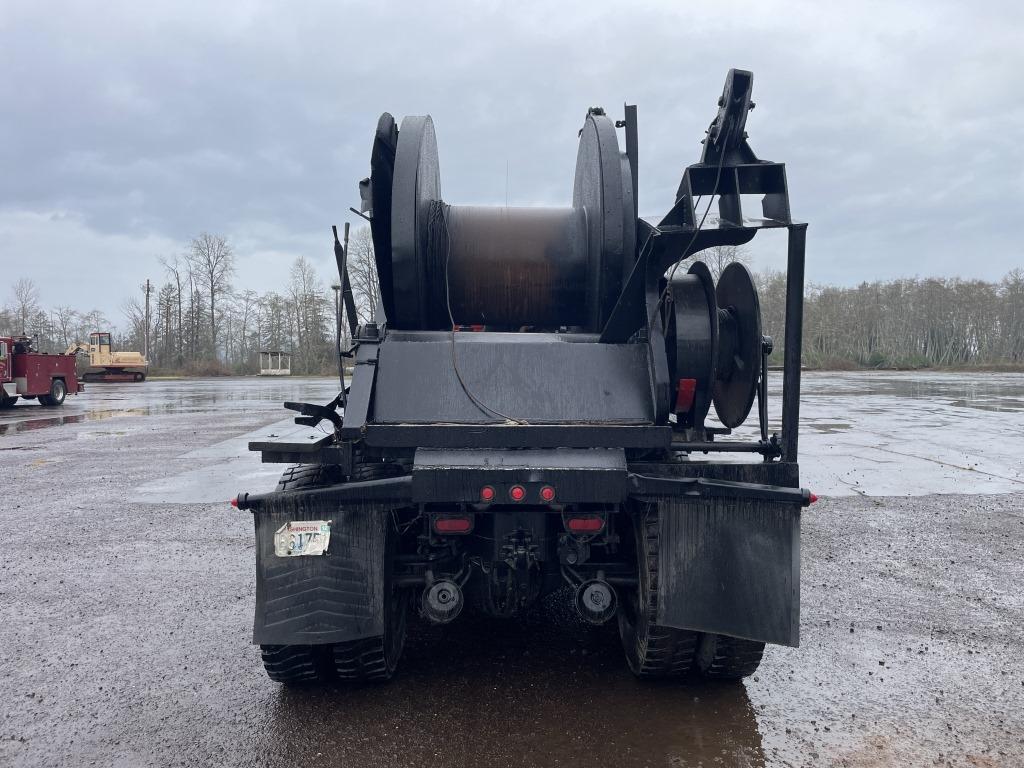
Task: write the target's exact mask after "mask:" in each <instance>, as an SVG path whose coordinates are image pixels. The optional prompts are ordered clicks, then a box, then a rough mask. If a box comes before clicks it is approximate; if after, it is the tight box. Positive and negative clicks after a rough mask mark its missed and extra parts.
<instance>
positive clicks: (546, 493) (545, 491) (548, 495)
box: [540, 485, 555, 501]
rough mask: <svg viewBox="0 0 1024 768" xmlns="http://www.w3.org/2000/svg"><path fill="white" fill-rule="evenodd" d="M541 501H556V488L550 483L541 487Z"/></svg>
mask: <svg viewBox="0 0 1024 768" xmlns="http://www.w3.org/2000/svg"><path fill="white" fill-rule="evenodd" d="M540 498H541V501H554V500H555V489H554V488H552V487H551V486H550V485H545V486H544V487H543V488H541V489H540Z"/></svg>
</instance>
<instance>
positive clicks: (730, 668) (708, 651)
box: [697, 634, 764, 680]
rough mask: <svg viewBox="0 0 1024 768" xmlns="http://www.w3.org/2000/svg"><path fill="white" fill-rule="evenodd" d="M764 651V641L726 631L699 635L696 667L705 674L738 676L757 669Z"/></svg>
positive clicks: (752, 672) (733, 678)
mask: <svg viewBox="0 0 1024 768" xmlns="http://www.w3.org/2000/svg"><path fill="white" fill-rule="evenodd" d="M763 655H764V643H761V642H757V641H756V640H744V639H742V638H739V637H729V636H728V635H714V634H705V635H702V636H701V641H700V652H699V653H698V655H697V668H698V669H699V670H700V673H701V674H702V675H703V676H704V677H708V678H713V679H716V680H739V679H741V678H744V677H748V676H749V675H752V674H754V672H755V671H757V667H758V665H759V664H760V663H761V657H762V656H763Z"/></svg>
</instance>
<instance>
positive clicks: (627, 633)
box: [618, 504, 700, 679]
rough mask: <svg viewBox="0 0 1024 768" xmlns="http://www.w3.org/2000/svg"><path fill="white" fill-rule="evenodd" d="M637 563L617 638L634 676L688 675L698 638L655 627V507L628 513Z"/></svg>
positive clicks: (657, 540) (687, 632)
mask: <svg viewBox="0 0 1024 768" xmlns="http://www.w3.org/2000/svg"><path fill="white" fill-rule="evenodd" d="M631 517H632V518H633V527H632V530H633V541H634V546H635V551H636V562H637V589H636V590H635V591H628V592H625V594H624V595H623V598H624V599H623V601H622V605H621V606H620V608H619V614H618V617H619V637H620V639H621V640H622V649H623V650H624V651H625V653H626V661H627V663H628V664H629V668H630V670H631V671H632V672H633V674H634V675H636V676H637V677H640V678H645V679H661V678H679V677H684V676H686V675H688V674H690V673H691V672H692V670H693V665H694V659H695V658H696V655H697V644H698V641H699V639H700V635H699V634H698V633H697V632H689V631H687V630H683V629H674V628H672V627H663V626H660V625H658V624H657V623H656V622H657V616H658V549H659V543H660V542H659V539H660V532H659V531H660V526H659V522H658V507H657V505H656V504H643V505H637V506H635V507H634V508H633V509H632V510H631Z"/></svg>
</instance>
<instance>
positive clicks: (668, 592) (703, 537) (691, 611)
mask: <svg viewBox="0 0 1024 768" xmlns="http://www.w3.org/2000/svg"><path fill="white" fill-rule="evenodd" d="M657 503H658V505H659V512H660V514H659V520H660V526H661V536H660V547H659V554H660V557H659V560H658V623H659V624H662V625H665V626H669V627H676V628H679V629H691V630H697V631H700V632H715V633H718V634H723V635H731V636H733V637H743V638H747V639H750V640H760V641H763V642H767V643H777V644H779V645H789V646H797V645H799V642H800V511H801V506H802V505H801V504H799V503H792V502H784V501H769V500H764V499H751V498H726V497H717V498H697V499H685V498H678V497H675V498H663V499H661V500H660V501H658V502H657Z"/></svg>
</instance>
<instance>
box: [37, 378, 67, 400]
mask: <svg viewBox="0 0 1024 768" xmlns="http://www.w3.org/2000/svg"><path fill="white" fill-rule="evenodd" d="M67 394H68V388H67V385H66V384H65V383H64V380H63V379H54V380H53V381H52V382H50V394H48V395H40V396H39V403H40V404H41V405H54V406H56V405H64V398H65V397H67Z"/></svg>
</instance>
